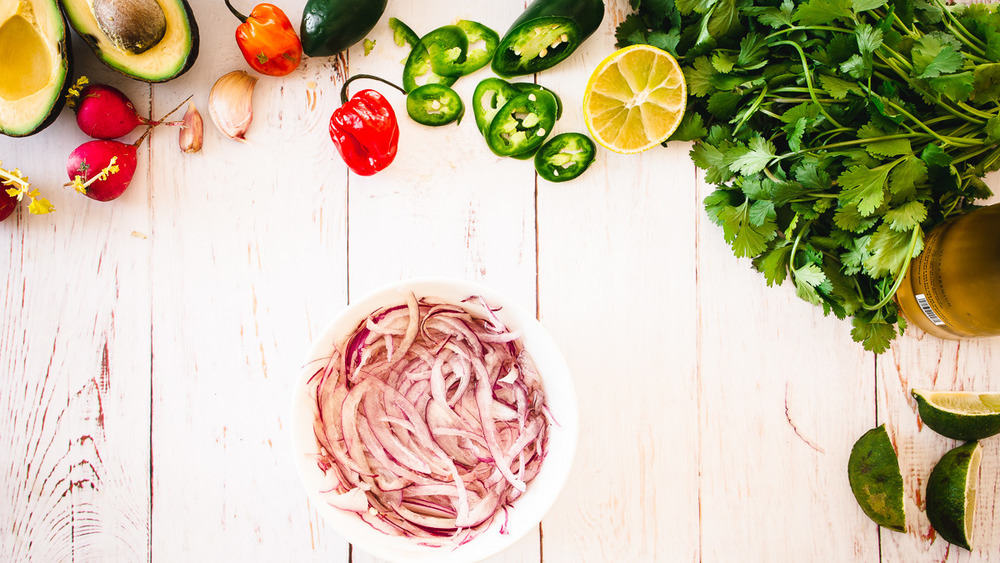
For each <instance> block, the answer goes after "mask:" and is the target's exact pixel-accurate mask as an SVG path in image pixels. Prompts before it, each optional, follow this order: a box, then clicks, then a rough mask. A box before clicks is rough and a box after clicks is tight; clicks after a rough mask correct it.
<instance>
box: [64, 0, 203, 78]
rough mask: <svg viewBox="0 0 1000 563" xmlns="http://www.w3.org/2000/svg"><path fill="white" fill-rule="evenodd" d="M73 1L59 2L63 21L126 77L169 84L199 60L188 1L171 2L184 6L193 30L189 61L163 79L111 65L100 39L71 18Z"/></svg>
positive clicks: (177, 0) (98, 56)
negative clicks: (69, 10) (83, 30)
mask: <svg viewBox="0 0 1000 563" xmlns="http://www.w3.org/2000/svg"><path fill="white" fill-rule="evenodd" d="M73 1H74V0H58V2H59V6H60V8H62V11H63V16H64V17H63V19H64V20H65V21H67V22H68V23H69V27H72V28H73V30H74V31H75V32H76V33H77V35H79V36H80V38H81V39H83V42H84V43H86V44H87V46H88V47H90V50H91V51H93V52H94V55H96V56H97V58H98V59H100V60H101V62H103V63H105V64H106V65H108V66H109V67H110V68H112V69H114V70H116V71H118V72H120V73H122V74H124V75H125V76H128V77H130V78H134V79H136V80H141V81H143V82H151V83H155V82H167V81H169V80H173V79H174V78H177V77H178V76H180V75H182V74H184V73H185V72H187V71H188V70H190V69H191V67H192V66H194V63H195V61H196V60H197V59H198V49H199V46H200V45H201V38H200V36H199V33H198V20H196V19H195V17H194V11H193V10H192V9H191V4H190V3H188V1H187V0H171V1H173V2H176V3H177V4H179V5H180V6H183V8H184V13H185V15H186V16H187V20H188V27H189V29H190V30H191V49H190V51H189V52H188V56H187V60H186V61H185V62H184V66H183V67H181V69H180V70H179V71H178V72H176V73H175V74H172V75H170V76H164V77H161V78H150V77H148V76H143V75H140V74H137V73H134V72H129V70H128V69H122V68H118V67H117V66H115V65H113V64H111V63H109V62H108V61H107V59H106V57H105V56H104V55H103V53H102V49H101V47H100V41H99V39H98V38H97V37H96V36H95V35H93V34H91V33H85V32H81V31H80V29H79V27H78V26H77V25H76V24H75V22H74V21H73V18H72V17H70V15H69V13H68V10H67V8H66V4H67V3H69V2H73ZM76 1H83V2H85V1H86V0H76ZM168 23H169V22H168ZM109 43H110V40H109Z"/></svg>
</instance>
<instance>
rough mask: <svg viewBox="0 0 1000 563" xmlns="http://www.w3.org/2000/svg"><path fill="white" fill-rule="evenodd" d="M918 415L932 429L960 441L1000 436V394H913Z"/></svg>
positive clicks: (947, 392) (930, 392) (950, 392)
mask: <svg viewBox="0 0 1000 563" xmlns="http://www.w3.org/2000/svg"><path fill="white" fill-rule="evenodd" d="M913 397H914V398H915V399H916V400H917V412H919V413H920V419H921V420H923V421H924V424H926V425H927V427H928V428H930V429H931V430H933V431H935V432H937V433H938V434H940V435H942V436H946V437H948V438H954V439H956V440H966V441H968V440H982V439H983V438H988V437H990V436H993V435H994V434H998V433H1000V393H976V392H964V391H923V390H919V389H914V390H913Z"/></svg>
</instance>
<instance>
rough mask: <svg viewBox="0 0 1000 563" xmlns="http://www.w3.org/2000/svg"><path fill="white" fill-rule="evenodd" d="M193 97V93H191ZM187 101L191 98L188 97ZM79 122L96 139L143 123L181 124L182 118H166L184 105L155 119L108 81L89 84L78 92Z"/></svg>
mask: <svg viewBox="0 0 1000 563" xmlns="http://www.w3.org/2000/svg"><path fill="white" fill-rule="evenodd" d="M188 99H190V97H188ZM184 101H185V102H186V101H187V100H184ZM75 103H76V106H75V109H76V124H77V125H78V126H79V127H80V130H81V131H83V132H84V133H86V134H87V135H89V136H91V137H93V138H95V139H117V138H118V137H124V136H125V135H128V134H129V133H131V132H132V131H134V130H135V128H136V127H138V126H140V125H148V126H150V127H153V126H156V125H160V124H164V125H180V122H179V121H171V122H164V121H163V120H164V119H166V118H167V117H169V116H170V114H172V113H174V112H175V111H177V110H178V108H180V107H181V105H184V102H181V105H178V106H177V107H176V108H174V109H172V110H170V112H169V113H167V115H165V116H163V117H162V118H161V119H160V120H158V121H151V120H149V119H146V118H145V117H142V116H141V115H139V114H138V113H136V111H135V105H134V104H133V103H132V100H129V99H128V96H126V95H125V94H124V93H123V92H122V91H121V90H119V89H117V88H115V87H114V86H108V85H107V84H89V85H87V86H85V87H84V88H83V89H82V90H80V93H79V95H77V96H76V102H75Z"/></svg>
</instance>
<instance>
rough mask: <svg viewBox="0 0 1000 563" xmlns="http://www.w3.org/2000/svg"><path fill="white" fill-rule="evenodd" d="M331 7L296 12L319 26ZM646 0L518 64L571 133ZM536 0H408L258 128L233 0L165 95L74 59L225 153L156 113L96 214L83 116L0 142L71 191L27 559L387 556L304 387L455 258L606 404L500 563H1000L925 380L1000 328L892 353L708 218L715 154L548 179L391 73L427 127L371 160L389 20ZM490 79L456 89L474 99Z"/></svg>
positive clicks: (37, 362)
mask: <svg viewBox="0 0 1000 563" xmlns="http://www.w3.org/2000/svg"><path fill="white" fill-rule="evenodd" d="M304 3H305V2H304V0H298V1H297V2H294V3H289V4H287V5H282V8H283V9H284V10H285V11H286V13H287V14H288V16H289V18H290V19H291V20H292V21H293V22H295V23H297V22H298V21H299V19H300V17H301V11H302V7H303V5H304ZM628 4H629V3H628V1H627V0H608V1H607V16H606V19H605V21H604V23H603V24H602V26H601V29H600V30H599V31H598V32H597V34H595V36H594V37H592V38H591V39H590V40H588V41H587V43H585V45H584V47H583V48H582V49H581V50H580V51H579V52H577V53H575V54H574V55H573V56H572V57H570V58H569V59H568V60H566V61H565V62H564V63H562V64H561V65H559V67H557V68H555V69H552V70H550V71H546V72H544V73H541V74H539V75H538V76H535V77H522V78H519V79H517V80H537V81H538V82H539V83H541V84H543V85H545V86H547V87H549V88H551V89H553V90H554V91H556V92H557V93H558V94H560V96H561V97H562V100H563V102H564V105H565V114H564V116H563V118H562V119H561V120H560V121H559V122H558V124H557V128H556V131H555V132H556V133H558V132H563V131H585V126H584V123H583V119H582V113H581V110H580V106H581V101H582V94H583V89H584V86H585V84H586V81H587V78H588V77H589V75H590V72H591V71H592V69H593V68H594V67H595V66H596V65H597V63H598V62H599V61H600V60H601V59H603V58H604V57H605V56H606V55H607V54H609V53H610V52H611V51H612V50H613V49H614V47H613V44H614V38H613V32H614V27H615V25H616V24H617V23H618V22H619V21H621V19H622V18H623V17H624V16H625V14H626V13H628V11H629V5H628ZM524 6H525V2H524V1H521V0H518V1H511V2H500V3H489V4H484V3H461V2H455V1H450V0H429V1H426V2H420V3H418V2H395V3H390V9H389V10H388V11H387V13H386V16H385V18H383V20H382V21H381V22H379V24H378V25H377V26H376V28H375V29H374V30H373V31H372V32H371V34H370V38H371V39H373V40H375V42H376V45H375V49H374V50H373V51H372V52H371V53H370V54H369V55H367V56H365V55H364V54H363V49H362V47H361V46H358V47H355V48H352V49H351V50H350V51H349V52H348V53H347V54H345V55H341V56H336V57H327V58H317V59H306V60H305V61H304V62H303V65H302V67H301V68H300V70H299V71H297V72H296V73H294V74H293V75H291V76H288V77H285V78H280V79H278V78H271V77H262V78H261V79H260V81H259V82H258V83H257V86H256V89H255V94H254V122H253V125H252V126H251V128H250V131H249V133H248V135H247V138H248V141H249V143H248V144H240V143H237V142H234V141H231V140H229V139H226V138H224V137H223V136H222V134H221V133H219V131H218V130H217V129H216V128H215V126H214V125H213V124H212V122H211V120H210V118H209V112H208V105H207V102H208V95H209V89H210V88H211V85H212V84H213V83H214V81H215V79H217V78H218V77H219V76H221V75H222V74H224V73H226V72H228V71H230V70H234V69H247V68H248V67H247V66H246V63H245V61H244V60H243V59H242V56H241V55H240V53H239V51H238V50H237V48H236V44H235V42H234V40H233V29H234V28H235V25H236V23H237V22H236V20H235V19H234V18H232V16H231V15H230V14H229V12H228V11H227V10H226V8H225V6H224V4H223V3H222V2H218V3H216V2H209V1H207V0H195V1H194V2H192V7H193V9H194V11H195V14H196V17H197V18H198V21H199V24H200V27H201V39H202V45H201V57H200V58H199V60H198V62H197V63H196V64H195V66H194V67H193V68H192V69H191V71H189V72H188V73H187V74H185V75H184V76H182V77H181V78H179V79H177V80H174V81H171V82H169V83H165V84H158V85H153V86H149V85H146V84H142V83H139V82H135V81H131V80H127V79H123V78H121V77H120V76H118V75H116V74H114V73H113V72H112V71H110V70H108V69H107V68H105V67H103V65H101V64H100V63H98V62H97V61H96V59H94V57H93V55H92V54H91V53H90V51H89V49H87V48H86V47H85V46H84V45H83V43H82V42H80V41H79V39H75V40H74V50H75V52H76V53H77V74H80V73H85V74H87V75H88V76H90V77H91V78H92V79H93V80H94V81H103V82H109V83H112V84H114V85H115V86H117V87H119V88H121V89H123V90H125V91H126V93H127V94H128V95H129V96H131V97H132V99H133V100H135V101H136V105H137V107H138V109H139V112H140V113H142V114H148V113H152V114H153V115H160V114H162V113H163V112H165V111H166V110H168V109H170V108H172V107H173V106H174V105H176V104H177V103H178V102H180V101H181V100H182V99H183V98H185V97H186V96H187V95H189V94H191V95H193V96H194V97H193V99H194V102H195V104H196V106H197V107H198V108H199V110H200V111H201V113H202V115H203V117H204V119H205V127H206V128H205V148H204V150H203V151H202V152H201V153H198V154H194V155H185V154H182V153H181V152H180V150H179V149H178V147H177V131H176V130H175V129H167V128H161V129H158V130H156V131H154V133H153V134H152V136H151V138H150V139H149V141H147V143H146V144H144V145H143V148H142V150H141V151H140V158H139V161H140V165H139V170H138V173H137V175H136V178H135V180H134V181H133V183H132V186H131V187H130V188H129V190H128V192H126V194H125V195H124V196H123V197H122V198H120V199H119V200H116V201H114V202H111V203H98V202H92V201H90V200H88V199H86V198H84V197H82V196H80V195H79V194H76V193H75V192H73V191H72V190H68V189H63V188H62V187H61V185H62V184H63V183H64V182H66V180H67V179H66V177H65V171H64V169H63V167H64V162H65V158H66V156H68V155H69V153H70V152H71V151H72V150H73V149H74V148H75V147H76V146H77V145H79V144H80V143H82V142H84V141H86V140H87V139H86V137H84V135H83V134H82V133H80V132H79V130H78V129H77V128H76V125H75V123H74V120H73V116H72V113H71V112H69V111H66V112H64V114H63V115H62V116H60V117H59V119H58V120H57V121H56V123H55V124H54V125H52V126H51V127H50V128H49V129H47V130H46V131H44V132H42V133H40V134H39V135H36V136H33V137H29V138H27V139H8V138H0V160H2V161H3V162H4V164H5V165H8V166H11V165H13V166H17V167H19V168H21V169H22V170H23V171H24V172H25V173H27V174H28V175H29V176H30V179H31V180H32V182H33V184H34V185H35V186H36V187H38V188H40V189H41V190H42V191H43V194H44V195H45V196H46V197H48V198H49V199H50V200H52V202H53V203H54V204H55V206H56V207H57V211H56V213H54V214H51V215H47V216H33V215H29V214H28V213H27V212H26V210H25V209H24V208H23V207H22V208H21V209H19V210H18V211H17V212H16V215H15V216H14V217H13V218H11V219H9V220H7V221H4V222H2V223H0V248H2V249H3V250H2V252H0V272H2V274H0V280H2V281H3V282H4V289H3V291H2V292H0V560H3V561H39V562H46V563H47V562H61V561H143V560H146V561H151V560H155V561H165V562H167V561H169V562H172V561H212V560H215V561H241V560H242V561H324V562H347V561H352V562H359V563H360V562H366V563H377V561H376V560H375V559H374V558H372V557H371V556H369V555H367V554H365V553H363V552H361V551H360V550H358V549H353V550H351V548H350V547H349V545H348V544H347V542H346V540H345V539H344V538H342V537H340V536H339V535H337V534H336V533H335V532H334V531H333V530H332V529H331V528H329V527H328V526H327V525H326V524H325V523H324V522H323V521H322V519H321V517H320V516H319V514H318V511H317V510H316V507H315V506H311V505H310V502H309V501H308V500H307V497H306V494H305V492H304V491H303V490H302V487H301V485H300V484H299V480H298V477H297V475H296V471H295V468H294V467H293V466H292V464H291V463H290V461H291V446H290V440H289V435H288V434H289V428H288V411H289V407H290V400H291V392H292V385H293V383H294V378H295V376H296V374H297V370H298V368H299V366H300V363H301V362H302V361H303V359H304V356H305V353H306V350H307V348H308V346H309V343H310V341H311V340H312V339H313V338H314V337H315V336H316V335H317V334H318V333H319V332H320V331H321V330H322V329H323V328H324V327H325V326H326V324H327V323H328V322H329V321H330V320H331V319H332V318H333V317H334V316H335V315H336V314H337V313H338V312H339V311H340V309H341V308H342V307H343V306H345V305H346V304H347V303H348V302H349V301H353V300H356V299H358V298H360V297H361V296H363V295H364V294H366V293H368V292H369V291H371V290H373V289H375V288H376V287H378V286H381V285H383V284H385V283H389V282H393V281H396V280H399V279H403V278H409V277H416V276H449V277H458V278H464V279H471V280H476V281H481V282H484V283H486V284H488V285H490V286H492V287H494V288H496V289H497V290H500V291H503V292H504V293H507V294H508V295H510V296H511V297H512V298H513V299H514V300H516V301H517V302H519V303H520V304H521V305H522V306H524V307H525V308H527V309H529V310H532V309H534V310H536V311H537V312H538V315H539V318H540V320H541V321H542V322H543V324H544V325H545V326H546V327H547V328H548V329H549V331H550V332H551V333H552V335H553V336H554V338H555V339H556V341H557V343H558V344H559V346H560V348H561V349H562V351H563V352H564V354H565V355H566V357H567V360H568V362H569V364H570V367H571V370H572V373H573V375H574V378H575V380H576V384H577V392H578V394H579V401H580V407H581V413H582V417H581V421H582V428H581V436H580V443H579V450H578V454H577V459H576V461H575V466H574V472H573V474H572V476H571V478H570V480H569V483H568V484H567V487H566V489H565V490H564V491H563V494H562V495H561V497H560V498H559V500H558V501H557V503H556V505H555V507H554V508H553V510H552V511H551V512H550V513H549V515H548V516H547V517H546V518H545V520H544V521H543V523H542V525H541V527H540V528H539V530H538V533H531V534H529V535H528V536H527V537H525V538H523V539H522V540H521V541H519V542H518V543H517V544H516V545H515V546H514V547H512V548H511V549H509V550H507V551H505V552H503V553H501V554H499V555H498V556H496V557H494V558H492V559H490V561H491V562H495V563H500V562H505V563H506V562H510V563H515V562H517V563H522V562H538V561H542V560H544V561H547V562H550V563H551V562H564V561H565V562H577V561H705V562H716V561H719V562H721V561H744V560H746V561H776V562H782V561H833V562H840V561H845V562H853V561H885V562H895V561H954V562H976V563H978V562H996V561H1000V539H998V538H1000V513H998V510H1000V509H998V508H997V502H996V500H997V498H998V495H1000V439H998V438H990V439H987V440H985V441H984V443H983V444H984V447H985V452H984V459H983V467H982V470H981V474H980V475H981V482H980V492H979V507H978V513H977V520H976V537H977V538H979V539H980V541H981V543H980V544H979V546H978V547H977V549H976V550H975V551H974V552H972V553H969V552H965V551H964V550H960V549H957V548H954V547H951V546H948V545H947V544H946V543H945V542H943V541H942V540H940V539H939V538H937V537H936V536H935V534H934V533H933V532H932V531H931V530H930V527H929V524H928V523H927V519H926V516H925V515H924V514H923V512H922V510H923V507H924V494H925V487H926V478H927V476H928V475H929V473H930V470H931V468H932V467H933V465H934V463H935V462H936V461H937V459H939V458H940V456H941V455H942V454H943V453H944V452H945V451H947V450H948V449H949V448H951V447H954V446H955V445H956V442H954V441H952V440H947V439H944V438H941V437H940V436H937V435H936V434H934V433H933V432H931V431H930V430H929V429H927V428H924V427H923V426H922V425H921V424H920V420H919V417H918V416H917V415H916V412H915V404H914V402H913V399H912V397H911V396H910V389H912V388H914V387H922V388H933V389H967V390H971V389H976V390H982V389H991V388H992V389H993V390H996V384H995V383H994V381H993V378H992V374H993V372H995V371H996V370H997V368H998V367H1000V358H998V350H1000V339H996V338H994V339H984V340H965V341H958V342H951V341H942V340H938V339H935V338H933V337H930V336H927V335H925V334H923V333H921V332H920V331H919V330H918V329H915V328H910V329H909V330H907V332H906V334H905V335H904V336H903V337H901V338H899V339H897V340H896V341H895V342H894V343H893V345H892V348H891V349H890V350H889V351H888V352H886V353H885V354H882V355H880V356H878V357H876V356H875V355H873V354H870V353H866V352H864V351H863V350H862V349H861V347H860V345H859V344H856V343H854V342H853V341H851V338H850V334H849V333H850V326H849V323H847V322H844V321H838V320H836V319H834V318H832V317H829V318H826V317H823V316H822V313H821V311H820V310H819V309H817V308H816V307H813V306H812V305H809V304H807V303H805V302H803V301H801V300H800V299H798V298H797V297H796V296H795V295H794V290H793V288H791V287H790V286H787V285H786V286H783V287H767V285H766V283H765V282H764V279H763V277H762V276H761V275H760V274H758V273H756V272H754V271H753V270H752V268H751V266H750V264H749V262H748V261H747V260H745V259H737V258H735V257H733V255H732V252H731V250H730V249H729V247H728V246H727V245H726V244H725V242H724V241H723V239H722V233H721V229H720V228H719V227H718V226H716V225H714V224H713V223H711V222H710V221H709V220H708V218H707V217H706V215H705V212H704V209H703V205H702V199H703V198H704V197H705V196H706V195H708V193H710V192H711V190H712V188H711V186H708V185H706V184H705V183H704V182H702V181H701V180H700V174H699V173H698V172H697V171H696V170H695V168H694V167H693V165H692V164H691V161H690V159H689V157H688V154H687V153H688V150H689V148H690V145H687V144H672V145H671V146H670V147H669V148H666V149H659V148H658V149H654V150H651V151H649V152H647V153H644V154H642V155H635V156H629V157H625V156H619V155H613V154H610V153H608V152H607V151H600V153H599V157H598V160H597V162H596V163H595V164H594V166H593V167H592V169H591V170H590V171H588V172H587V173H586V174H585V175H584V176H583V177H581V178H580V179H578V180H575V181H573V182H570V183H567V184H551V183H547V182H545V181H542V180H538V179H537V178H536V176H535V174H534V171H533V169H532V166H531V163H530V162H524V161H517V160H513V159H502V158H497V157H495V156H493V155H492V153H491V152H490V151H489V149H488V148H487V147H486V144H485V142H484V141H483V139H482V137H481V135H480V134H479V133H478V131H477V130H476V127H475V123H474V120H473V118H472V115H471V112H469V113H468V114H467V115H466V119H465V120H464V121H463V122H462V124H461V125H458V126H454V125H453V126H446V127H443V128H436V129H434V128H427V127H423V126H420V125H417V124H415V123H413V122H411V121H410V120H409V119H408V118H407V117H406V116H405V104H404V103H403V97H402V96H401V95H399V94H396V93H393V92H392V91H391V90H388V89H383V91H384V93H385V94H386V96H387V97H388V98H389V99H390V101H391V102H392V103H393V106H394V107H395V108H396V112H397V114H398V116H399V121H400V127H401V140H400V148H399V153H398V156H397V158H396V161H395V162H394V163H393V165H392V166H391V167H390V168H389V169H387V170H385V171H383V172H381V173H379V174H378V175H376V176H373V177H369V178H362V177H358V176H355V175H353V174H349V173H348V169H347V167H346V166H345V165H344V164H343V161H342V160H341V158H340V156H339V155H338V154H337V151H336V149H335V148H334V146H333V144H332V143H331V142H330V138H329V135H328V131H327V126H328V121H329V118H330V114H331V113H332V112H333V110H334V109H335V108H336V107H337V106H338V105H339V103H340V102H339V94H340V86H341V84H342V83H343V81H344V80H345V78H346V77H347V76H349V75H351V74H354V73H358V72H370V73H374V74H378V75H381V76H386V77H390V78H393V79H397V80H398V79H399V77H400V74H401V71H402V64H401V63H400V60H401V59H402V58H403V57H404V56H405V50H404V49H402V48H400V47H398V46H396V45H395V44H394V43H393V41H392V36H391V33H390V32H389V30H388V28H387V26H386V19H387V18H388V17H389V16H395V17H398V18H400V19H402V20H403V21H405V22H407V23H408V24H410V25H411V27H413V28H414V29H415V30H416V31H417V32H418V33H420V34H423V33H426V32H428V31H430V30H431V29H433V28H436V27H438V26H441V25H445V24H448V23H452V21H453V20H455V19H461V18H467V19H474V20H476V21H480V22H482V23H484V24H486V25H488V26H490V27H492V28H494V29H496V30H497V31H499V32H501V33H502V32H503V31H504V30H506V29H507V27H508V25H509V23H510V22H511V21H513V19H514V18H516V17H517V15H518V14H519V13H520V12H521V10H523V8H524ZM240 7H241V8H249V7H250V5H249V4H246V5H242V6H240ZM491 75H492V74H491V73H490V72H489V70H488V69H484V70H481V71H479V72H478V73H476V74H475V75H473V76H469V77H465V78H463V79H461V80H460V81H459V82H458V83H457V84H456V86H455V88H456V90H457V91H458V92H459V94H460V95H461V97H462V99H463V100H466V101H468V100H470V99H471V93H472V91H473V89H474V87H475V85H476V84H477V83H478V81H479V80H481V79H482V78H485V77H487V76H491ZM372 86H374V87H377V86H375V85H374V84H363V83H358V87H357V88H358V89H360V88H364V87H372ZM352 91H356V90H352ZM138 133H139V132H136V133H134V134H133V135H132V136H130V137H129V138H128V139H127V140H131V139H134V138H135V137H136V136H138ZM989 183H990V184H991V185H992V186H994V187H997V186H1000V182H998V181H997V178H996V177H991V178H990V179H989ZM997 200H1000V198H997ZM881 423H885V424H886V425H887V427H888V429H889V433H890V436H891V437H892V438H893V440H894V443H895V444H896V446H897V449H898V450H899V454H900V461H901V464H902V467H903V472H904V476H905V481H906V490H907V509H908V513H909V515H910V531H909V533H907V534H897V533H893V532H888V531H885V530H879V529H878V528H877V527H876V526H875V525H874V524H873V523H872V522H871V521H870V520H868V519H867V517H865V515H864V514H863V513H862V512H861V510H860V508H859V507H858V506H857V504H856V502H855V501H854V498H853V496H852V494H851V491H850V488H849V486H848V483H847V478H846V465H847V458H848V455H849V452H850V449H851V446H852V445H853V443H854V441H855V440H856V439H857V438H858V437H859V436H860V435H861V434H862V433H864V432H865V431H866V430H868V429H869V428H871V427H873V426H875V425H877V424H881Z"/></svg>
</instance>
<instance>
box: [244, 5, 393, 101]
mask: <svg viewBox="0 0 1000 563" xmlns="http://www.w3.org/2000/svg"><path fill="white" fill-rule="evenodd" d="M226 2H229V0H226ZM359 78H367V79H369V80H378V81H379V82H382V83H384V84H388V85H389V86H392V87H393V88H395V89H397V90H399V91H400V92H402V93H403V95H406V90H403V89H402V88H401V87H399V86H397V85H396V84H395V83H393V82H389V81H388V80H386V79H384V78H379V77H378V76H375V75H373V74H355V75H354V76H352V77H350V78H348V79H347V80H345V81H344V85H343V86H341V88H340V103H341V105H343V104H346V103H347V100H349V99H350V96H348V95H347V87H348V86H350V84H351V82H354V81H355V80H357V79H359Z"/></svg>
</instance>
